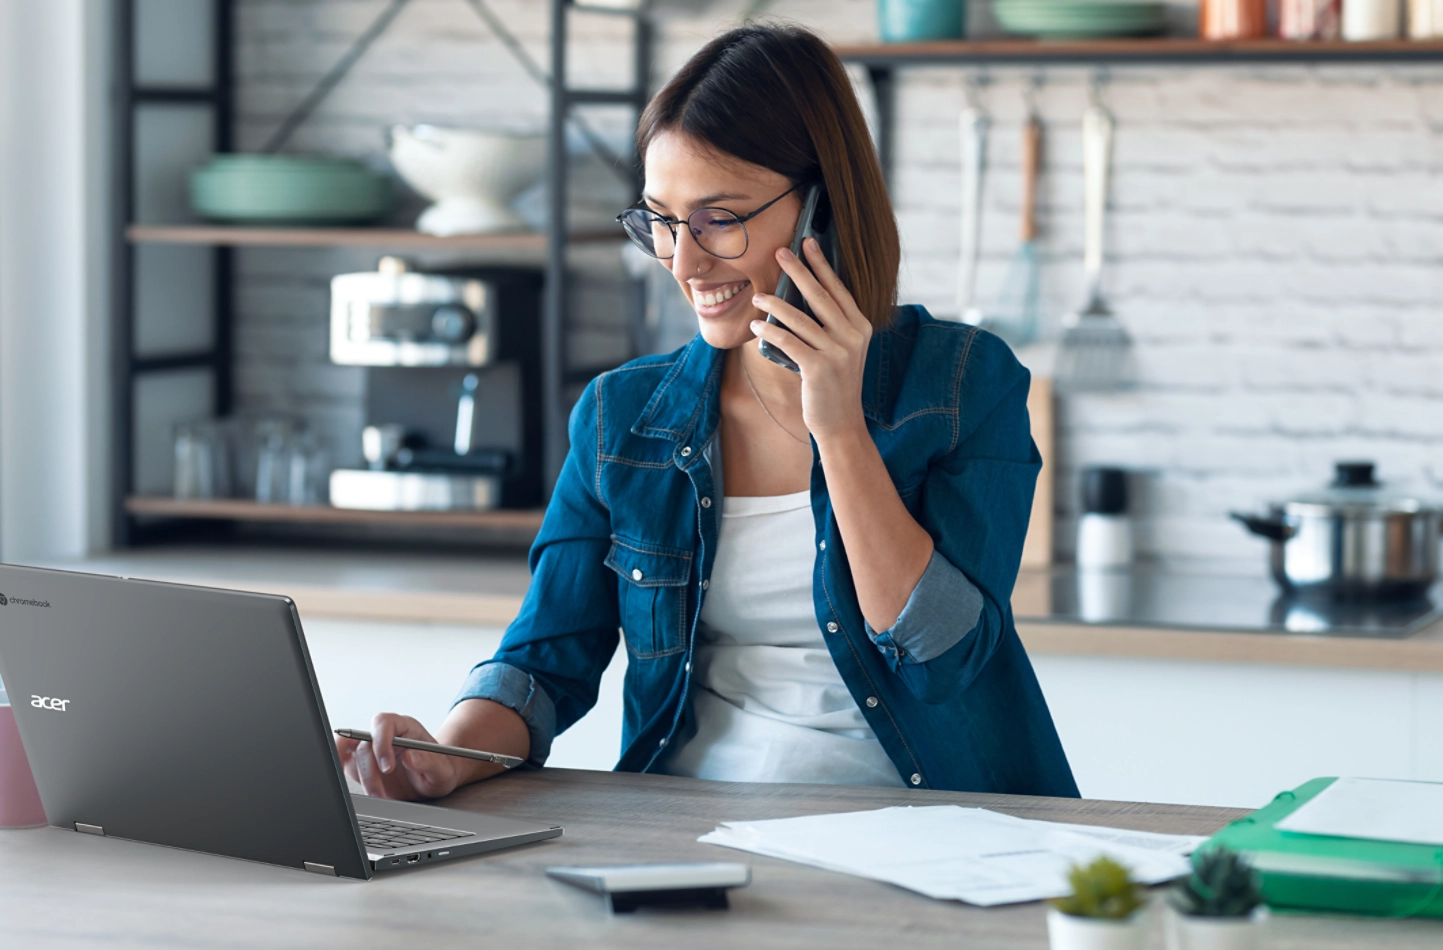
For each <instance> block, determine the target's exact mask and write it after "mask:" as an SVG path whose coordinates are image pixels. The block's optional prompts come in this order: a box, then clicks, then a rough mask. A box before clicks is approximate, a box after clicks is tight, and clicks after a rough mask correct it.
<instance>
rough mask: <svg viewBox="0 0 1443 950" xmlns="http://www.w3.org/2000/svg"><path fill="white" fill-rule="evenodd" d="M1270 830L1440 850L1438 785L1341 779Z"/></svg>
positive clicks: (1442, 827) (1442, 809) (1442, 794)
mask: <svg viewBox="0 0 1443 950" xmlns="http://www.w3.org/2000/svg"><path fill="white" fill-rule="evenodd" d="M1273 827H1274V828H1277V829H1278V830H1279V831H1293V832H1298V833H1301V834H1309V835H1330V836H1333V837H1338V838H1369V839H1372V840H1375V841H1403V842H1407V843H1409V844H1435V845H1443V783H1439V782H1407V781H1401V780H1388V779H1373V778H1340V779H1338V780H1337V781H1336V782H1334V783H1333V784H1331V785H1329V786H1328V787H1327V788H1325V789H1323V790H1322V791H1321V792H1319V793H1318V794H1317V795H1315V796H1313V798H1312V800H1311V801H1309V802H1307V803H1306V804H1304V805H1302V806H1301V807H1299V808H1298V809H1297V811H1294V812H1293V813H1292V814H1291V815H1289V816H1288V817H1286V818H1284V819H1283V820H1282V821H1279V822H1278V823H1277V824H1275V825H1273Z"/></svg>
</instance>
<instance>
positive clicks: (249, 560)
mask: <svg viewBox="0 0 1443 950" xmlns="http://www.w3.org/2000/svg"><path fill="white" fill-rule="evenodd" d="M45 566H53V567H62V568H66V569H70V570H81V571H91V572H98V573H105V574H120V575H123V576H127V577H144V578H150V579H155V580H169V581H178V582H181V583H190V584H201V585H206V586H214V587H230V588H238V589H246V590H260V591H267V592H271V593H282V594H286V595H288V596H290V597H291V598H292V599H293V600H295V601H296V604H297V606H298V607H299V609H300V611H301V614H302V616H310V617H330V618H342V619H364V620H387V621H397V622H418V623H449V624H477V625H484V626H505V625H506V624H508V623H510V621H511V620H512V619H513V618H514V617H515V616H516V613H517V611H518V610H519V609H520V606H521V599H522V597H523V596H524V594H525V592H526V587H527V584H528V582H529V573H528V571H527V568H526V561H525V559H524V558H523V557H521V556H509V557H508V556H502V555H496V556H484V557H483V556H459V555H453V556H443V555H430V554H427V555H422V554H414V553H405V552H400V553H390V552H373V551H367V552H342V551H328V550H294V549H285V550H276V549H271V548H217V547H195V548H192V547H167V548H153V549H138V550H133V551H126V552H121V553H117V554H114V555H108V556H102V557H97V558H91V559H87V560H84V561H77V562H63V563H56V564H47V565H45ZM1052 579H1053V572H1051V571H1045V570H1038V571H1033V570H1028V571H1023V572H1022V573H1021V574H1020V575H1019V577H1018V581H1017V587H1016V589H1015V591H1014V594H1013V601H1012V602H1013V610H1014V612H1015V614H1016V616H1017V631H1018V633H1019V635H1020V636H1021V637H1022V642H1023V644H1024V645H1025V646H1026V647H1027V650H1028V652H1029V653H1032V654H1035V655H1049V654H1052V655H1066V656H1098V657H1130V658H1136V659H1157V660H1197V661H1210V662H1222V663H1245V664H1281V665H1286V666H1303V667H1333V668H1347V669H1368V670H1396V671H1403V672H1429V673H1443V621H1438V622H1434V623H1431V624H1429V625H1427V626H1425V627H1424V628H1423V629H1421V630H1419V631H1418V632H1416V633H1413V634H1412V635H1410V636H1408V637H1405V638H1401V639H1387V638H1379V637H1372V636H1350V635H1333V634H1330V635H1317V634H1309V633H1298V632H1290V633H1258V632H1244V631H1240V630H1236V629H1232V630H1229V629H1206V628H1202V627H1189V628H1176V627H1169V626H1163V625H1160V624H1159V625H1138V624H1126V625H1124V624H1115V623H1080V622H1056V621H1044V620H1039V619H1037V618H1038V617H1044V616H1048V615H1049V614H1050V613H1051V606H1052V605H1051V600H1052V595H1051V585H1052V583H1053V580H1052Z"/></svg>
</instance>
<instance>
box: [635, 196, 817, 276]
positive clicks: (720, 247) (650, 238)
mask: <svg viewBox="0 0 1443 950" xmlns="http://www.w3.org/2000/svg"><path fill="white" fill-rule="evenodd" d="M800 187H802V184H801V182H798V183H797V184H795V185H793V186H792V187H790V188H788V189H787V190H786V191H784V192H782V193H781V194H779V195H777V196H776V197H775V198H773V199H772V200H771V201H768V202H767V203H766V204H764V205H762V206H761V207H760V208H758V209H757V210H755V211H753V212H752V213H751V214H744V215H738V214H734V213H733V212H731V211H728V210H726V209H725V208H698V209H696V210H695V211H693V212H692V213H691V214H689V215H687V216H686V227H687V230H688V231H690V232H691V236H692V238H693V239H695V241H696V243H697V246H698V247H700V248H701V249H702V250H703V251H706V252H707V253H708V254H710V255H711V256H713V257H720V258H721V259H722V260H725V261H731V260H736V259H737V258H738V257H741V256H742V255H743V254H745V253H746V252H747V244H748V238H747V228H746V222H748V221H750V220H751V219H752V218H755V217H756V216H757V215H759V214H761V213H762V212H763V211H765V210H767V209H768V208H770V207H771V206H772V205H774V204H776V203H777V202H778V201H781V200H782V199H783V198H785V197H786V196H787V195H789V194H791V193H792V192H794V191H796V190H797V189H798V188H800ZM616 220H617V221H619V222H621V226H622V227H623V228H625V229H626V236H627V237H629V238H631V240H632V242H633V243H635V244H636V246H637V247H639V248H641V249H642V250H643V251H645V252H646V253H648V254H650V255H651V256H652V257H654V258H656V259H657V260H659V261H668V260H671V259H672V258H673V257H675V256H676V243H677V241H678V240H679V239H678V238H677V234H676V228H677V225H679V224H681V223H682V222H681V221H680V220H678V219H677V218H668V217H666V216H665V215H661V214H657V213H656V212H655V211H652V210H651V209H650V208H627V209H626V210H625V211H623V212H622V213H621V214H619V215H617V216H616Z"/></svg>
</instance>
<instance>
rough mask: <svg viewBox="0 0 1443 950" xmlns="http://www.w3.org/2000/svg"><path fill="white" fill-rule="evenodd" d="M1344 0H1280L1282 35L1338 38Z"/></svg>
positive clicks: (1299, 37) (1326, 38)
mask: <svg viewBox="0 0 1443 950" xmlns="http://www.w3.org/2000/svg"><path fill="white" fill-rule="evenodd" d="M1342 11H1343V2H1342V0H1280V2H1279V3H1278V36H1279V37H1281V38H1282V39H1285V40H1336V39H1337V38H1338V37H1339V36H1340V35H1341V30H1342Z"/></svg>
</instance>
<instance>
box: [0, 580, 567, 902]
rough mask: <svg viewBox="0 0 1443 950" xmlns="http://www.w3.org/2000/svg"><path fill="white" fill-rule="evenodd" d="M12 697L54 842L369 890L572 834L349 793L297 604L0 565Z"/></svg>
mask: <svg viewBox="0 0 1443 950" xmlns="http://www.w3.org/2000/svg"><path fill="white" fill-rule="evenodd" d="M0 681H3V682H4V683H5V685H6V687H7V689H8V691H9V694H10V701H11V703H12V704H13V707H14V712H15V719H16V722H17V724H18V725H19V728H20V737H21V740H22V742H23V743H24V746H25V752H26V755H27V756H28V758H29V760H30V767H31V770H32V771H33V772H34V774H35V782H36V785H37V786H38V787H39V789H40V798H41V801H42V802H43V803H44V805H45V813H46V816H47V817H48V819H49V821H50V824H52V825H55V826H57V827H61V828H71V829H74V830H76V831H80V832H86V833H90V834H98V835H105V836H111V837H118V838H128V839H131V840H135V841H144V842H149V843H151V844H160V845H167V846H170V847H175V848H184V849H186V850H190V851H203V852H207V853H210V854H218V855H226V856H229V857H235V858H245V859H248V860H252V861H263V862H266V863H269V864H279V865H282V866H284V867H290V868H296V869H303V870H309V871H315V872H317V873H321V874H335V875H339V876H341V877H352V878H361V879H369V878H370V877H371V875H372V873H373V872H375V871H390V870H396V869H400V868H405V867H409V866H411V865H418V864H427V863H430V862H434V861H442V860H448V859H451V858H458V857H461V856H463V855H468V854H475V853H477V852H481V851H491V850H494V849H496V848H504V847H508V846H510V845H516V844H523V843H525V842H529V841H539V840H541V839H544V838H554V837H556V836H558V835H560V834H561V831H562V829H561V828H560V827H559V826H556V825H541V824H533V823H529V822H523V821H514V820H511V819H508V818H499V817H496V816H493V815H483V814H476V813H473V812H466V811H459V810H455V809H449V808H438V807H435V806H432V805H421V804H416V803H412V802H395V801H387V800H383V799H376V798H368V797H366V796H364V795H352V794H351V793H350V792H349V791H347V788H346V783H345V778H344V776H343V774H342V771H341V764H340V759H339V757H338V755H337V753H336V747H335V742H334V739H333V738H332V735H331V726H330V723H329V721H328V720H327V718H326V710H325V706H324V704H323V703H322V702H321V694H320V689H319V688H318V687H317V685H316V677H315V671H314V670H313V669H312V668H311V659H310V655H309V654H308V653H307V651H306V642H305V637H304V635H303V634H302V632H301V621H300V617H299V616H298V615H297V613H296V608H295V604H294V603H292V602H291V600H290V599H289V598H287V597H279V596H274V595H270V594H253V593H245V592H240V591H227V590H214V589H211V588H205V587H191V586H186V585H181V584H164V583H160V582H157V581H144V580H133V579H129V578H120V577H107V576H102V575H97V574H77V573H70V572H65V571H51V570H41V569H38V568H27V567H13V566H9V565H0Z"/></svg>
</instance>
